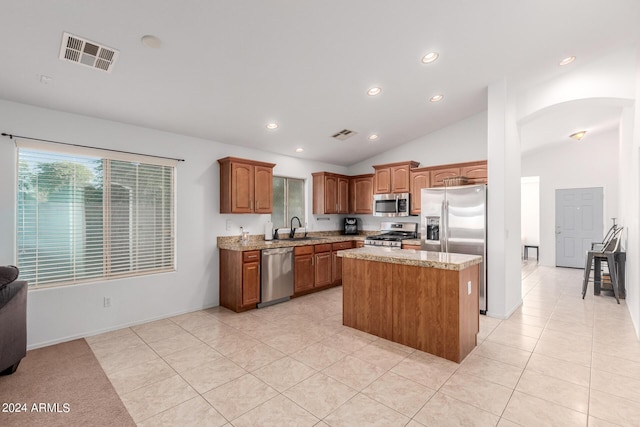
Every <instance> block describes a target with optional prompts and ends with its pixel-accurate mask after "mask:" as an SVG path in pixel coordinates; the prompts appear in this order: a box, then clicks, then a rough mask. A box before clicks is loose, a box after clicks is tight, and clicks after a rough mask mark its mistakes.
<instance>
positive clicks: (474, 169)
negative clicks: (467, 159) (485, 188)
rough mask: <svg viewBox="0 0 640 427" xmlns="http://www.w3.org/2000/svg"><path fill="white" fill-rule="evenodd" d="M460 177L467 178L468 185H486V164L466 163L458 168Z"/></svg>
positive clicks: (483, 162)
mask: <svg viewBox="0 0 640 427" xmlns="http://www.w3.org/2000/svg"><path fill="white" fill-rule="evenodd" d="M460 175H461V176H466V177H467V178H469V184H486V183H487V162H486V160H484V161H481V162H473V163H468V164H466V165H464V166H461V167H460Z"/></svg>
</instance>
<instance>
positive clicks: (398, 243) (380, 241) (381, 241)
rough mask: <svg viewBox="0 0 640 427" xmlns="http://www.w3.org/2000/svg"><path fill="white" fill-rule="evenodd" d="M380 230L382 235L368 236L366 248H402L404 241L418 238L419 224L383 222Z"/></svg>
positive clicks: (365, 241) (365, 242)
mask: <svg viewBox="0 0 640 427" xmlns="http://www.w3.org/2000/svg"><path fill="white" fill-rule="evenodd" d="M380 228H381V229H380V231H382V233H380V234H376V235H374V236H368V237H367V238H366V239H365V240H364V244H365V245H366V246H390V247H396V248H400V247H402V241H403V240H405V239H415V238H416V237H417V236H418V224H417V223H413V222H383V223H382V224H380Z"/></svg>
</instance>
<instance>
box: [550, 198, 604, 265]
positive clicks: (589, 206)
mask: <svg viewBox="0 0 640 427" xmlns="http://www.w3.org/2000/svg"><path fill="white" fill-rule="evenodd" d="M602 216H603V214H602V187H596V188H570V189H562V190H556V266H557V267H574V268H584V264H585V254H586V252H587V251H588V250H590V249H591V243H593V242H599V241H601V240H602V236H603V234H602Z"/></svg>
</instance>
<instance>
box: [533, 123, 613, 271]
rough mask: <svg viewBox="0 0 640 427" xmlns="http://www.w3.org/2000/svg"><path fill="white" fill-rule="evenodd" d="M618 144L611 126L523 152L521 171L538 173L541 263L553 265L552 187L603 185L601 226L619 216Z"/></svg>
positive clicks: (535, 174)
mask: <svg viewBox="0 0 640 427" xmlns="http://www.w3.org/2000/svg"><path fill="white" fill-rule="evenodd" d="M618 146H619V144H618V131H617V130H612V131H609V132H605V133H600V134H595V135H587V136H586V137H585V138H584V139H583V140H582V141H574V140H571V139H569V138H567V141H566V142H565V143H564V144H558V145H556V146H552V147H549V146H547V147H548V148H543V149H541V150H537V151H533V152H530V153H527V154H525V155H523V156H522V175H523V176H539V177H540V190H539V191H540V264H542V265H547V266H555V259H556V255H555V254H556V251H555V249H556V247H555V246H556V239H555V212H556V211H555V190H557V189H562V188H588V187H603V192H604V212H603V214H604V215H603V221H604V223H603V229H604V230H607V229H609V227H610V226H611V218H612V217H618V218H619V214H618V172H617V171H618V152H619V148H618ZM618 222H620V221H618Z"/></svg>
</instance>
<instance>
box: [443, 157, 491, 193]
mask: <svg viewBox="0 0 640 427" xmlns="http://www.w3.org/2000/svg"><path fill="white" fill-rule="evenodd" d="M430 169H431V176H430V180H431V186H432V187H443V186H444V179H446V178H455V177H457V176H464V177H466V178H469V180H468V181H467V184H486V183H487V161H486V160H481V161H477V162H467V163H455V164H450V165H442V166H437V167H433V168H430Z"/></svg>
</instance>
